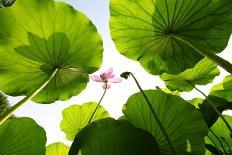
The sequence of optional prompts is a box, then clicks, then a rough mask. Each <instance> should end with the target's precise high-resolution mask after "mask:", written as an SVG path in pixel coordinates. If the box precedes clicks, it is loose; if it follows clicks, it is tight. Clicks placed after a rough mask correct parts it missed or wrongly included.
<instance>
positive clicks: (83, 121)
mask: <svg viewBox="0 0 232 155" xmlns="http://www.w3.org/2000/svg"><path fill="white" fill-rule="evenodd" d="M96 107H97V103H94V102H90V103H84V104H82V105H72V106H70V107H68V108H66V109H64V111H63V120H62V121H61V123H60V128H61V130H62V131H64V132H65V134H66V138H67V139H68V140H71V141H72V140H73V139H74V138H75V136H76V134H77V133H78V132H79V131H80V130H81V129H82V128H84V127H85V126H86V125H88V121H89V119H90V117H91V115H92V113H93V111H94V110H95V108H96ZM106 117H109V114H108V112H107V111H106V110H105V109H104V107H102V106H99V108H98V109H97V111H96V113H95V115H94V116H93V118H92V121H91V122H93V121H96V120H99V119H102V118H106Z"/></svg>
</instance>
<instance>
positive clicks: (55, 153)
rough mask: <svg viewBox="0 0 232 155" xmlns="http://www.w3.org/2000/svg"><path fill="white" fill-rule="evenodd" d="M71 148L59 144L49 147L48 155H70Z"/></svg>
mask: <svg viewBox="0 0 232 155" xmlns="http://www.w3.org/2000/svg"><path fill="white" fill-rule="evenodd" d="M68 151H69V146H67V145H65V144H63V143H60V142H57V143H53V144H50V145H48V146H47V148H46V155H68Z"/></svg>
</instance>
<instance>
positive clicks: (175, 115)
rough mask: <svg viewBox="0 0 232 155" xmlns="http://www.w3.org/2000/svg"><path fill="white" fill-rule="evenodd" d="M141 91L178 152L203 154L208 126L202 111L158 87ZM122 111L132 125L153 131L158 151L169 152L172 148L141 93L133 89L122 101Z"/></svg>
mask: <svg viewBox="0 0 232 155" xmlns="http://www.w3.org/2000/svg"><path fill="white" fill-rule="evenodd" d="M144 92H145V94H146V95H147V97H148V98H149V100H150V102H151V103H152V107H153V110H154V111H156V113H157V115H158V117H159V119H160V120H161V123H162V124H163V126H164V128H165V130H166V132H167V133H168V135H169V137H170V139H171V141H172V142H173V143H174V145H175V147H176V148H177V150H178V153H179V154H189V153H192V154H194V155H195V154H197V155H201V154H204V152H205V146H204V136H206V135H207V133H208V128H207V126H206V124H205V122H204V120H203V118H202V115H201V113H200V112H199V111H198V110H197V109H196V108H194V106H192V105H191V104H189V103H188V102H187V101H185V100H183V99H182V98H181V97H179V96H176V95H170V94H166V93H164V92H162V91H161V90H146V91H144ZM123 113H124V115H125V117H126V118H127V119H128V120H129V121H130V122H131V123H132V124H133V125H135V126H136V127H138V128H142V129H144V130H147V131H149V132H150V133H152V135H153V136H154V137H155V139H156V141H157V143H158V145H159V148H160V151H161V153H163V154H170V152H171V149H170V147H169V145H168V143H167V141H166V138H165V136H164V135H163V133H162V131H161V130H160V127H159V126H158V124H157V122H156V120H155V118H154V116H153V115H152V112H151V109H150V108H149V106H148V105H147V103H146V101H145V99H144V97H143V95H142V93H136V94H134V95H132V96H131V97H130V98H129V99H128V101H127V103H126V104H125V105H124V108H123Z"/></svg>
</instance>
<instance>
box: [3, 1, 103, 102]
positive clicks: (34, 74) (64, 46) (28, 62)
mask: <svg viewBox="0 0 232 155" xmlns="http://www.w3.org/2000/svg"><path fill="white" fill-rule="evenodd" d="M0 21H1V22H0V29H1V32H0V38H1V39H0V57H1V61H0V89H1V90H2V91H3V92H5V93H6V94H8V95H12V96H19V95H28V94H30V93H31V92H32V91H33V90H34V89H37V88H39V87H40V86H41V85H42V84H43V83H44V81H46V80H47V79H48V77H50V76H51V75H52V73H53V72H54V70H55V69H58V72H57V73H56V74H55V76H54V77H53V79H52V80H51V81H50V82H49V83H48V85H47V86H46V87H45V88H44V89H43V90H42V91H41V92H40V93H39V94H38V95H36V96H35V97H34V98H33V100H34V101H35V102H40V103H52V102H54V101H56V100H67V99H69V98H70V97H71V96H74V95H77V94H78V93H80V92H81V91H82V90H83V89H84V88H85V87H86V83H87V82H88V79H89V77H88V74H90V73H92V72H94V71H96V70H97V69H98V68H99V66H100V64H101V60H102V51H103V47H102V40H101V37H100V36H99V34H98V33H97V30H96V28H95V26H94V25H93V24H92V23H91V21H90V20H89V19H88V18H87V17H86V16H84V15H83V14H82V13H81V12H78V11H76V10H74V9H73V8H72V7H71V6H69V5H67V4H65V3H63V2H54V1H53V0H30V1H28V0H17V1H16V2H15V4H14V5H13V6H12V7H10V8H4V9H0Z"/></svg>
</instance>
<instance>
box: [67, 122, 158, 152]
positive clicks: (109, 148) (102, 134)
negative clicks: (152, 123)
mask: <svg viewBox="0 0 232 155" xmlns="http://www.w3.org/2000/svg"><path fill="white" fill-rule="evenodd" d="M80 150H81V153H82V155H90V154H92V155H93V154H94V155H152V154H156V155H159V150H158V146H157V143H156V142H155V139H154V138H153V136H152V135H151V134H149V133H148V132H146V131H144V130H141V129H138V128H135V127H134V126H132V125H131V124H130V123H129V122H128V121H126V120H118V121H117V120H114V119H112V118H106V119H102V120H99V121H96V122H93V123H91V124H90V125H88V126H86V127H85V128H84V129H82V130H81V132H79V133H78V134H77V136H76V138H75V140H74V142H73V144H72V146H71V148H70V152H69V155H76V154H77V153H78V152H79V151H80Z"/></svg>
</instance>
